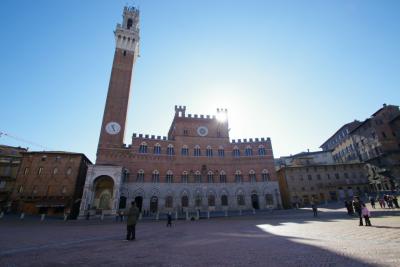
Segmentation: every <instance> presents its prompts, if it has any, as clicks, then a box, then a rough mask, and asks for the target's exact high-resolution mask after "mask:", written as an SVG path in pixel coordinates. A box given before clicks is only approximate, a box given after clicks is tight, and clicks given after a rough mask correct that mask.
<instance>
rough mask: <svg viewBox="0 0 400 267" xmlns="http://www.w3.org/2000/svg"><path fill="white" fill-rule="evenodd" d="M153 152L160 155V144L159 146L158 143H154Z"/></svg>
mask: <svg viewBox="0 0 400 267" xmlns="http://www.w3.org/2000/svg"><path fill="white" fill-rule="evenodd" d="M153 153H154V154H156V155H160V154H161V146H160V144H159V143H157V144H155V145H154V148H153Z"/></svg>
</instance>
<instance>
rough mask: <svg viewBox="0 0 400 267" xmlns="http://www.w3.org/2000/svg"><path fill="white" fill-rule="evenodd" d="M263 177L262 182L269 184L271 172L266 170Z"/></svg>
mask: <svg viewBox="0 0 400 267" xmlns="http://www.w3.org/2000/svg"><path fill="white" fill-rule="evenodd" d="M261 177H262V181H263V182H268V181H270V176H269V172H268V170H267V169H264V170H263V171H262V173H261Z"/></svg>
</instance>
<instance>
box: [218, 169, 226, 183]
mask: <svg viewBox="0 0 400 267" xmlns="http://www.w3.org/2000/svg"><path fill="white" fill-rule="evenodd" d="M219 182H220V183H226V173H225V171H223V170H222V171H220V173H219Z"/></svg>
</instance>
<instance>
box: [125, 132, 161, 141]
mask: <svg viewBox="0 0 400 267" xmlns="http://www.w3.org/2000/svg"><path fill="white" fill-rule="evenodd" d="M138 139H140V140H158V141H168V139H167V137H166V136H161V135H157V136H156V135H150V134H137V133H133V134H132V141H133V140H138Z"/></svg>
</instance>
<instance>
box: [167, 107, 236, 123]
mask: <svg viewBox="0 0 400 267" xmlns="http://www.w3.org/2000/svg"><path fill="white" fill-rule="evenodd" d="M226 113H228V110H227V109H223V108H217V114H226ZM175 117H178V118H187V119H200V120H215V119H217V116H216V115H203V114H186V106H178V105H175Z"/></svg>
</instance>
